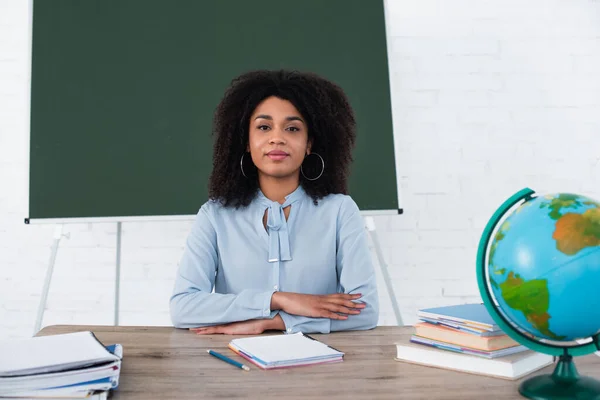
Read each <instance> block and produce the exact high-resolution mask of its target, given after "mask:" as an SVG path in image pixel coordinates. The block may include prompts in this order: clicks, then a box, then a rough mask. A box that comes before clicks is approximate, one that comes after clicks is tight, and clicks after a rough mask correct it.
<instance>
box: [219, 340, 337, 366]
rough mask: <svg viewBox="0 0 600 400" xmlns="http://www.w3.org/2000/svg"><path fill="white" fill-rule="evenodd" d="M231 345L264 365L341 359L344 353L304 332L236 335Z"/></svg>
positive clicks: (246, 356)
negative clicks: (237, 337) (243, 336)
mask: <svg viewBox="0 0 600 400" xmlns="http://www.w3.org/2000/svg"><path fill="white" fill-rule="evenodd" d="M229 348H230V349H231V350H233V351H234V352H236V353H237V354H239V355H240V356H241V357H243V358H245V359H246V360H248V361H250V362H251V363H253V364H255V365H257V366H258V367H260V368H262V369H275V368H288V367H298V366H302V365H313V364H323V363H333V362H340V361H342V360H343V357H344V353H343V352H341V351H338V350H337V349H334V348H332V347H330V346H328V345H326V344H325V343H322V342H320V341H318V340H315V339H313V338H312V337H310V336H308V335H306V334H303V333H301V332H298V333H295V334H289V335H268V336H255V337H248V338H240V339H234V340H232V341H231V342H230V343H229Z"/></svg>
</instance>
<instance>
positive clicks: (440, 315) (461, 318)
mask: <svg viewBox="0 0 600 400" xmlns="http://www.w3.org/2000/svg"><path fill="white" fill-rule="evenodd" d="M417 316H418V317H419V318H420V319H422V320H426V321H427V322H430V323H435V322H438V323H440V324H444V323H446V322H448V325H452V324H454V325H459V326H464V327H468V328H469V329H476V330H477V329H482V330H484V331H488V332H493V331H499V330H500V327H499V326H498V325H496V323H495V322H494V320H493V318H492V316H491V315H490V313H489V312H488V311H487V309H486V308H485V305H484V304H483V303H477V304H460V305H453V306H443V307H433V308H425V309H422V310H419V311H418V312H417Z"/></svg>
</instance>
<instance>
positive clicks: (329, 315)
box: [322, 311, 348, 320]
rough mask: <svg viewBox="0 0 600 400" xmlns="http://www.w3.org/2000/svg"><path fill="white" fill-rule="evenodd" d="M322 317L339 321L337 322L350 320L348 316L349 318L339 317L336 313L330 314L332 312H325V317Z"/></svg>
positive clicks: (345, 316)
mask: <svg viewBox="0 0 600 400" xmlns="http://www.w3.org/2000/svg"><path fill="white" fill-rule="evenodd" d="M322 317H323V318H329V319H337V320H345V319H348V316H347V315H339V314H336V313H334V312H330V311H325V312H324V313H323V316H322Z"/></svg>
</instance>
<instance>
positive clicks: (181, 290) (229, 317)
mask: <svg viewBox="0 0 600 400" xmlns="http://www.w3.org/2000/svg"><path fill="white" fill-rule="evenodd" d="M217 265H218V251H217V237H216V233H215V230H214V228H213V225H212V223H211V221H210V218H209V216H208V213H207V210H206V206H203V207H202V208H201V209H200V211H199V212H198V215H197V216H196V220H195V221H194V224H193V226H192V230H191V233H190V235H189V236H188V239H187V241H186V245H185V249H184V252H183V256H182V258H181V262H180V264H179V270H178V272H177V276H176V278H175V287H174V290H173V294H172V296H171V299H170V311H171V320H172V322H173V325H174V326H175V327H177V328H193V327H200V326H208V325H216V324H225V323H229V322H236V321H245V320H251V319H261V318H263V319H264V318H273V317H274V316H275V314H276V312H272V311H271V308H270V306H271V296H272V295H273V292H274V291H273V290H267V291H260V290H243V291H242V292H240V293H239V294H221V293H211V292H212V289H213V287H214V283H215V274H216V271H217Z"/></svg>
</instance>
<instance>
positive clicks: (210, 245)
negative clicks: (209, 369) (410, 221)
mask: <svg viewBox="0 0 600 400" xmlns="http://www.w3.org/2000/svg"><path fill="white" fill-rule="evenodd" d="M214 134H215V135H216V141H215V144H214V155H213V171H212V175H211V177H210V183H209V198H210V199H209V201H208V202H206V203H205V204H204V205H203V206H202V207H201V208H200V210H199V212H198V215H197V217H196V220H195V222H194V224H193V227H192V230H191V233H190V235H189V237H188V239H187V242H186V246H185V250H184V253H183V257H182V260H181V262H180V265H179V271H178V273H177V277H176V281H175V289H174V292H173V295H172V297H171V317H172V320H173V324H174V325H175V326H176V327H179V328H190V329H193V330H194V331H196V333H198V334H215V333H224V334H259V333H262V332H263V331H266V330H272V329H274V330H285V331H286V332H288V333H294V332H298V331H302V332H320V333H329V332H331V331H339V330H350V329H370V328H373V327H375V326H376V325H377V320H378V313H379V305H378V296H377V287H376V282H375V274H374V270H373V266H372V263H371V256H370V253H369V249H368V245H367V238H366V233H365V229H364V224H363V220H362V217H361V216H360V214H359V210H358V207H357V206H356V204H355V202H354V201H353V200H352V199H351V198H350V197H349V196H348V195H346V194H345V193H346V192H347V176H348V170H349V166H350V162H351V160H352V156H351V149H352V147H353V146H354V140H355V119H354V114H353V112H352V109H351V107H350V104H349V102H348V100H347V98H346V96H345V94H344V93H343V92H342V90H341V89H340V88H339V87H338V86H337V85H335V84H333V83H331V82H329V81H327V80H325V79H323V78H321V77H319V76H316V75H314V74H309V73H298V72H290V71H255V72H250V73H247V74H244V75H242V76H240V77H238V78H237V79H235V80H234V81H233V82H232V84H231V86H230V87H229V89H228V90H227V91H226V93H225V96H224V98H223V99H222V101H221V103H220V104H219V106H218V107H217V110H216V113H215V120H214ZM213 288H214V293H211V292H212V290H213Z"/></svg>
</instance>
